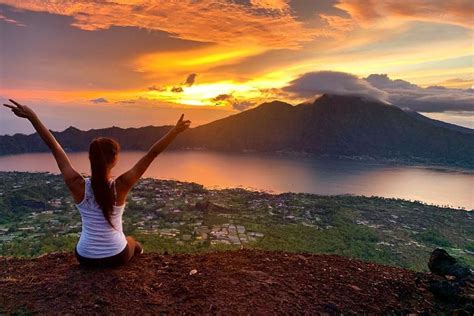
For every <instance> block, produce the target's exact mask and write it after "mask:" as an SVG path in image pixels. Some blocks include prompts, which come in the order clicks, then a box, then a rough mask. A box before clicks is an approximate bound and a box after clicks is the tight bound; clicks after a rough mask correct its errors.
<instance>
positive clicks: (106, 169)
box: [4, 99, 191, 267]
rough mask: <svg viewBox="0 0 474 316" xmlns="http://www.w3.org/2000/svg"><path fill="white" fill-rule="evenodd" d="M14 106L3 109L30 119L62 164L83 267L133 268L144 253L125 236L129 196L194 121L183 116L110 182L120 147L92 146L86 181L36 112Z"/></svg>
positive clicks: (100, 142) (99, 141)
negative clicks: (77, 224)
mask: <svg viewBox="0 0 474 316" xmlns="http://www.w3.org/2000/svg"><path fill="white" fill-rule="evenodd" d="M10 101H11V102H12V103H13V105H10V104H4V106H6V107H8V108H10V109H11V110H12V112H13V113H14V114H15V115H16V116H18V117H22V118H26V119H28V120H29V121H30V122H31V124H32V125H33V127H34V128H35V130H36V131H37V133H38V134H39V135H40V137H41V138H42V139H43V141H44V142H45V143H46V145H48V147H49V149H51V152H52V153H53V156H54V158H55V159H56V162H57V164H58V167H59V170H60V171H61V174H62V175H63V178H64V182H65V183H66V185H67V187H68V188H69V191H70V192H71V195H72V197H73V199H74V202H75V203H76V207H77V208H78V210H79V212H80V213H81V219H82V233H81V237H80V239H79V242H78V244H77V246H76V249H75V253H76V258H77V259H78V261H79V263H80V264H82V265H86V266H97V267H110V266H117V265H121V264H124V263H126V262H128V261H129V260H130V259H131V258H132V257H133V256H134V255H137V254H141V253H143V248H142V246H141V245H140V243H139V242H137V241H135V239H133V237H131V236H127V237H125V235H124V233H123V231H122V214H123V211H124V208H125V203H126V200H127V194H128V193H129V192H130V190H131V189H132V187H133V186H134V185H135V183H136V182H137V181H138V179H140V177H141V176H142V175H143V173H144V172H145V170H146V169H147V168H148V166H149V165H150V164H151V162H152V161H153V160H154V159H155V158H156V156H158V155H159V154H160V153H161V152H162V151H163V150H164V149H165V148H166V147H167V146H168V145H169V144H170V143H171V142H172V141H173V140H174V139H175V137H176V136H177V135H178V134H179V133H181V132H183V131H184V130H185V129H187V128H188V127H189V125H190V123H191V121H189V120H186V121H184V120H183V118H184V114H183V115H181V117H180V119H179V120H178V123H177V124H176V126H175V127H173V128H172V129H171V130H170V131H169V132H168V133H167V134H166V135H165V136H163V137H162V138H161V139H160V140H159V141H157V142H156V143H155V144H153V146H151V148H150V149H149V150H148V152H147V153H146V154H145V155H144V156H143V157H142V158H141V159H140V160H139V161H138V162H137V163H136V164H135V165H134V166H133V167H132V168H131V169H130V170H128V171H127V172H125V173H123V174H122V175H121V176H119V177H118V178H117V179H115V180H112V179H111V170H112V168H113V167H114V166H115V165H116V163H117V160H118V154H119V151H120V146H119V144H118V143H117V142H116V141H115V140H113V139H111V138H106V137H99V138H96V139H94V140H93V141H92V142H91V143H90V146H89V160H90V164H91V177H90V178H84V177H82V176H81V175H80V174H79V173H78V172H77V171H76V170H75V169H74V168H73V166H72V165H71V162H70V160H69V158H68V157H67V155H66V153H65V152H64V150H63V148H62V147H61V145H60V144H59V143H58V142H57V140H56V139H55V138H54V136H53V134H51V132H50V131H49V130H48V129H47V128H46V127H45V126H44V125H43V123H42V122H41V121H40V119H39V118H38V116H37V115H36V114H35V112H34V111H33V110H32V109H31V108H29V107H28V106H26V105H22V104H19V103H18V102H15V101H13V100H11V99H10Z"/></svg>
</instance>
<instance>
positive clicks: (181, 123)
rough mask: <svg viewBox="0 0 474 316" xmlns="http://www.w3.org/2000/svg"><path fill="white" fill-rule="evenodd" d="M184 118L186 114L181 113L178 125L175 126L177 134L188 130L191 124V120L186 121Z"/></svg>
mask: <svg viewBox="0 0 474 316" xmlns="http://www.w3.org/2000/svg"><path fill="white" fill-rule="evenodd" d="M183 119H184V114H181V117H180V118H179V120H178V122H177V123H176V126H175V127H174V130H175V131H176V133H177V134H179V133H181V132H183V131H184V130H186V129H187V128H188V127H189V125H190V124H191V121H190V120H186V121H184V120H183Z"/></svg>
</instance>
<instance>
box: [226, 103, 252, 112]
mask: <svg viewBox="0 0 474 316" xmlns="http://www.w3.org/2000/svg"><path fill="white" fill-rule="evenodd" d="M231 105H232V108H233V109H235V110H238V111H244V110H247V109H248V108H250V107H252V106H254V105H255V103H253V102H250V101H241V102H238V101H235V102H232V104H231Z"/></svg>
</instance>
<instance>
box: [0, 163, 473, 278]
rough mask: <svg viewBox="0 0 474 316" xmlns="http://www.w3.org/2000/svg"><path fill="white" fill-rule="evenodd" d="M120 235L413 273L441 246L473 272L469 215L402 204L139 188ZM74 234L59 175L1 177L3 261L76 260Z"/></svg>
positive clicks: (158, 248) (149, 182) (172, 186)
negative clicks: (316, 256)
mask: <svg viewBox="0 0 474 316" xmlns="http://www.w3.org/2000/svg"><path fill="white" fill-rule="evenodd" d="M123 227H124V232H125V234H126V235H133V236H135V237H136V238H137V239H138V240H139V241H140V242H142V243H143V245H144V247H145V250H146V251H148V252H160V253H164V252H168V253H183V252H191V253H194V252H203V251H219V250H228V249H239V248H242V247H244V248H257V249H262V250H282V251H291V252H310V253H326V254H337V255H343V256H347V257H351V258H357V259H361V260H366V261H373V262H378V263H383V264H387V265H394V266H400V267H405V268H410V269H413V270H417V271H419V270H426V269H427V262H428V258H429V255H430V253H431V251H432V250H433V249H434V248H436V247H443V248H445V249H446V250H447V251H448V252H450V253H451V254H452V255H453V256H455V257H456V258H458V259H459V260H460V261H461V262H463V263H466V264H468V265H471V266H474V258H473V255H472V253H473V252H474V242H473V241H472V236H473V235H474V220H473V214H472V212H468V211H462V210H455V209H449V208H440V207H435V206H430V205H425V204H422V203H418V202H408V201H405V200H400V199H385V198H377V197H371V198H368V197H361V196H348V195H344V196H319V195H314V194H304V193H299V194H295V193H285V194H279V195H272V194H268V193H265V192H256V191H247V190H243V189H226V190H207V189H205V188H203V187H202V186H201V185H199V184H196V183H184V182H177V181H162V180H153V179H142V180H140V182H139V183H138V184H137V185H136V187H135V188H134V190H133V191H132V193H131V194H130V196H129V199H128V201H127V207H126V212H125V215H124V225H123ZM80 231H81V219H80V215H79V213H78V211H77V209H76V208H75V205H74V203H73V201H72V199H71V198H70V197H69V193H68V191H67V189H66V188H65V186H64V184H63V182H62V178H61V177H60V176H56V175H51V174H48V173H19V172H3V173H2V172H0V255H6V256H19V257H23V256H24V257H31V256H38V255H41V254H44V253H49V252H54V251H73V250H74V247H75V245H76V243H77V241H78V238H79V234H80ZM470 238H471V239H470Z"/></svg>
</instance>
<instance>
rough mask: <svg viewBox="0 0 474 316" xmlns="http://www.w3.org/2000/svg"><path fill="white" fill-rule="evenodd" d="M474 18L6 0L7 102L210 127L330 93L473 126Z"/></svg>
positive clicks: (420, 11) (415, 8) (79, 122)
mask: <svg viewBox="0 0 474 316" xmlns="http://www.w3.org/2000/svg"><path fill="white" fill-rule="evenodd" d="M473 17H474V2H472V1H464V0H452V1H438V0H413V1H409V2H404V1H399V0H380V1H375V0H365V1H359V0H339V1H335V0H320V1H312V0H291V1H289V0H219V1H215V0H189V1H186V0H183V1H152V0H148V1H141V0H129V1H127V0H123V1H118V0H116V1H115V0H108V1H84V0H77V1H45V0H22V1H10V0H0V99H1V101H2V103H4V102H5V101H7V98H13V99H16V100H17V101H19V102H20V103H24V104H27V105H29V106H31V107H32V108H33V109H34V110H35V111H36V112H38V114H39V116H40V117H41V118H42V119H43V120H44V122H45V123H46V125H47V126H48V127H49V128H51V129H53V130H62V129H64V128H66V127H68V126H75V127H78V128H81V129H91V128H103V127H109V126H120V127H140V126H147V125H165V124H174V123H175V122H176V120H177V118H178V117H179V115H180V114H181V113H185V116H186V117H187V118H188V119H190V120H191V121H192V122H193V123H192V126H193V125H194V126H197V125H200V124H205V123H207V122H210V121H213V120H216V119H219V118H223V117H226V116H229V115H232V114H236V113H239V112H241V111H244V110H247V109H249V108H252V107H255V106H257V105H258V104H260V103H262V102H267V101H272V100H282V101H286V102H288V103H290V104H294V105H296V104H299V103H301V102H305V101H311V100H314V99H315V98H316V97H317V96H319V95H321V94H322V93H338V94H363V95H367V96H370V97H373V98H376V99H378V100H380V101H382V102H386V103H391V104H394V105H397V106H400V107H403V108H412V109H414V110H417V111H420V112H422V113H425V114H426V115H428V116H430V117H434V118H436V119H440V120H445V121H450V122H454V123H456V124H460V125H464V126H468V127H472V128H474V122H473V121H474V94H473V92H474V91H473V82H474V66H473V61H474V51H473V50H474V42H473V29H474V23H473V22H472V19H473ZM18 132H21V133H30V132H33V129H32V128H31V126H29V124H28V122H26V121H21V120H18V119H16V118H14V117H13V116H12V114H11V113H10V112H8V111H6V110H3V111H0V135H3V134H14V133H18Z"/></svg>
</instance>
